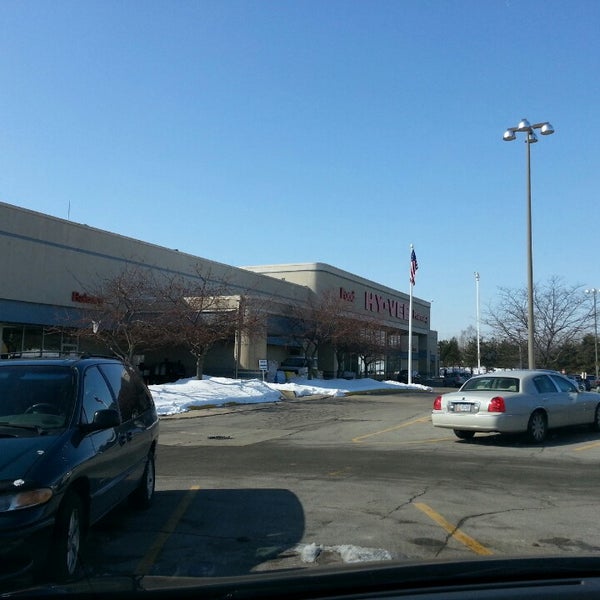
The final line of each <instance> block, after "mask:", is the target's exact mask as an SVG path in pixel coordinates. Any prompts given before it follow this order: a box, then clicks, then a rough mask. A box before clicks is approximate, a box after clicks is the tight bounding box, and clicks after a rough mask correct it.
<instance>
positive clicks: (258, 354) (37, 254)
mask: <svg viewBox="0 0 600 600" xmlns="http://www.w3.org/2000/svg"><path fill="white" fill-rule="evenodd" d="M0 255H1V256H2V257H3V260H2V262H1V263H0V281H1V282H2V283H1V284H0V333H2V329H4V330H5V331H9V330H10V331H11V335H12V333H14V336H15V338H17V337H18V336H19V335H20V333H19V332H20V331H21V330H23V331H28V332H29V333H28V335H31V336H33V337H35V335H36V334H35V332H34V331H33V330H34V328H35V326H38V328H40V327H41V326H54V325H65V324H69V323H73V322H74V321H75V320H76V319H77V315H78V314H79V313H80V312H81V311H82V309H83V308H85V307H86V306H87V303H88V302H89V300H90V290H93V289H94V288H95V287H97V285H98V282H99V281H101V280H106V279H109V278H111V277H114V276H116V275H118V274H119V273H121V272H122V271H123V270H124V269H125V268H126V267H132V266H133V267H138V268H141V269H149V270H151V271H152V272H153V273H164V274H170V275H175V274H177V275H181V276H184V277H191V278H193V277H194V276H196V277H197V274H198V272H199V271H200V272H202V273H203V274H204V275H207V274H210V276H211V277H212V278H213V279H214V280H215V281H218V282H222V281H227V283H228V286H229V287H231V288H232V292H233V293H234V294H249V295H253V296H257V297H262V298H264V299H265V309H266V313H267V317H266V321H267V323H266V330H265V332H264V334H262V335H259V336H256V337H255V339H246V338H243V339H239V340H236V341H233V340H232V342H231V344H229V345H227V346H225V347H223V346H221V347H219V348H215V350H214V352H213V353H212V355H210V356H209V357H207V362H206V366H207V372H209V370H208V369H209V368H214V369H215V371H216V370H218V369H219V368H220V367H219V365H220V366H221V367H222V368H223V369H228V370H231V368H232V366H233V368H234V369H235V370H236V371H237V370H238V369H241V370H245V371H247V372H249V373H252V371H255V370H256V369H257V361H258V359H260V358H266V359H268V360H277V361H281V360H282V359H283V358H285V356H286V355H287V354H288V353H289V352H290V350H291V348H290V347H289V344H290V342H289V339H287V340H286V339H285V337H284V336H282V335H281V329H282V327H283V328H285V314H286V311H287V308H288V307H289V306H291V305H295V304H304V303H306V302H307V300H308V298H309V297H310V295H311V294H312V293H316V294H321V293H323V292H331V291H333V292H334V293H336V294H339V295H340V298H342V299H343V300H344V301H345V302H347V303H348V310H349V311H351V312H354V313H356V314H357V316H362V317H369V318H375V319H378V320H379V321H380V322H381V324H382V326H386V327H392V328H395V329H397V330H398V332H399V333H404V334H405V333H406V332H407V330H408V316H409V315H408V312H409V297H408V295H407V294H405V293H402V292H399V291H397V290H393V289H391V288H388V287H386V286H382V285H380V284H377V283H376V282H373V281H369V280H367V279H365V278H362V277H359V276H357V275H353V274H352V273H349V272H346V271H343V270H341V269H337V268H336V267H332V266H331V265H327V264H324V263H306V264H295V265H267V266H262V267H245V268H237V267H233V266H229V265H224V264H222V263H217V262H214V261H211V260H208V259H205V258H200V257H197V256H193V255H191V254H187V253H184V252H179V251H177V250H173V249H168V248H164V247H161V246H156V245H153V244H150V243H147V242H144V241H140V240H135V239H132V238H128V237H125V236H121V235H117V234H113V233H110V232H107V231H102V230H99V229H95V228H93V227H89V226H87V225H83V224H79V223H74V222H72V221H68V220H65V219H59V218H56V217H52V216H49V215H44V214H41V213H37V212H34V211H30V210H27V209H23V208H20V207H16V206H13V205H10V204H5V203H0ZM429 322H430V304H429V303H428V302H425V301H423V300H420V299H418V298H413V322H412V326H413V335H414V336H415V341H416V344H417V350H416V357H417V360H418V367H415V368H419V369H420V370H422V371H425V372H427V371H429V364H430V360H429V358H430V354H431V352H432V346H433V342H432V340H433V339H435V344H436V345H437V339H436V335H435V332H431V331H430V330H429ZM29 326H30V327H29ZM19 328H21V329H19ZM39 332H40V333H39V337H40V339H41V338H42V337H43V332H42V329H39ZM62 343H63V344H64V346H65V347H72V346H73V340H66V341H65V340H62ZM55 345H56V346H57V347H58V346H60V343H59V342H58V341H57V342H56V343H55ZM413 345H414V344H413ZM436 354H437V349H436ZM174 356H176V358H177V360H180V359H182V358H183V359H184V360H185V359H186V357H185V354H181V353H180V352H179V351H177V352H175V351H174ZM149 357H150V358H151V360H152V361H153V362H157V361H162V360H164V358H169V357H166V356H165V357H161V355H160V353H154V355H148V356H145V359H148V358H149ZM413 360H414V359H413ZM157 364H158V363H157ZM192 369H193V366H192V365H190V364H189V359H188V363H187V364H186V371H190V370H192ZM190 374H191V373H190ZM219 374H223V373H219Z"/></svg>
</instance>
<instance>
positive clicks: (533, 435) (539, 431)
mask: <svg viewBox="0 0 600 600" xmlns="http://www.w3.org/2000/svg"><path fill="white" fill-rule="evenodd" d="M547 435H548V421H547V419H546V415H545V414H544V413H543V412H542V411H541V410H536V411H535V412H534V413H533V414H532V415H531V416H530V417H529V422H528V423H527V439H528V440H529V441H530V442H533V443H534V444H541V443H542V442H543V441H544V440H545V439H546V436H547Z"/></svg>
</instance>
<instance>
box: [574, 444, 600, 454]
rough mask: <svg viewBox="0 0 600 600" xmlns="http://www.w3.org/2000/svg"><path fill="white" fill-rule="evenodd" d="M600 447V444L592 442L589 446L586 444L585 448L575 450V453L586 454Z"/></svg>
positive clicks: (580, 447) (579, 447)
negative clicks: (585, 452)
mask: <svg viewBox="0 0 600 600" xmlns="http://www.w3.org/2000/svg"><path fill="white" fill-rule="evenodd" d="M598 446H600V442H590V443H589V444H584V445H583V446H578V447H577V448H575V452H584V451H585V450H590V449H591V448H597V447H598Z"/></svg>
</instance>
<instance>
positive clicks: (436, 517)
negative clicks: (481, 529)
mask: <svg viewBox="0 0 600 600" xmlns="http://www.w3.org/2000/svg"><path fill="white" fill-rule="evenodd" d="M413 504H414V505H415V506H416V507H417V508H418V509H419V510H420V511H422V512H424V513H425V514H426V515H427V516H428V517H429V518H430V519H431V520H432V521H435V522H436V523H437V524H438V525H439V526H440V527H441V528H442V529H444V530H445V531H447V532H448V533H449V534H450V535H451V536H452V537H453V538H454V539H456V540H457V541H459V542H460V543H461V544H464V545H465V546H466V547H467V548H469V550H472V551H473V552H475V554H481V555H485V556H489V555H491V554H493V552H492V551H491V550H490V549H489V548H486V547H485V546H483V545H482V544H480V543H479V542H478V541H477V540H474V539H473V538H472V537H470V536H468V535H467V534H466V533H463V532H462V531H461V530H460V529H459V528H458V527H456V525H452V523H449V522H448V521H446V519H444V517H442V515H440V514H439V513H437V512H435V510H433V508H431V507H430V506H428V505H427V504H424V503H423V502H414V503H413Z"/></svg>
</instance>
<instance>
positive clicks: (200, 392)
mask: <svg viewBox="0 0 600 600" xmlns="http://www.w3.org/2000/svg"><path fill="white" fill-rule="evenodd" d="M149 388H150V391H151V392H152V396H153V397H154V402H155V404H156V410H157V412H158V414H159V415H162V416H167V415H175V414H178V413H183V412H186V411H188V410H190V409H191V408H192V407H209V406H223V405H227V404H253V403H262V402H278V401H279V400H282V399H283V392H287V393H289V394H292V395H294V396H296V397H301V396H314V395H319V394H322V395H325V396H345V395H347V394H351V393H361V392H363V393H364V392H372V391H376V390H390V391H394V390H400V389H414V390H422V391H431V388H430V387H427V386H425V385H420V384H411V385H408V384H406V383H398V382H397V381H377V380H375V379H369V378H365V379H350V380H346V379H310V380H309V379H303V378H297V379H294V380H293V381H288V382H287V383H266V382H264V381H261V380H260V379H228V378H226V377H208V376H206V377H204V378H203V379H202V380H199V379H180V380H179V381H176V382H174V383H165V384H160V385H151V386H149Z"/></svg>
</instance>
